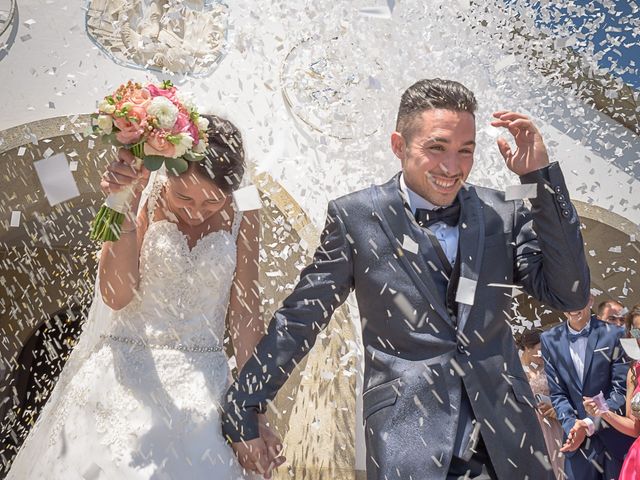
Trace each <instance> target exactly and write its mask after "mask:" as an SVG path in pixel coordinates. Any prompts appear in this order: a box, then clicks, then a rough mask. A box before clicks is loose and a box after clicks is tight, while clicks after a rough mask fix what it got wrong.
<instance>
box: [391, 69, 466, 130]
mask: <svg viewBox="0 0 640 480" xmlns="http://www.w3.org/2000/svg"><path fill="white" fill-rule="evenodd" d="M437 108H442V109H446V110H453V111H456V112H469V113H470V114H471V115H475V112H476V108H478V103H477V101H476V97H475V96H474V95H473V92H472V91H471V90H469V89H468V88H467V87H465V86H464V85H462V84H461V83H459V82H456V81H454V80H443V79H441V78H431V79H424V80H418V81H417V82H416V83H414V84H413V85H411V86H410V87H409V88H407V89H406V90H405V91H404V93H403V94H402V98H401V100H400V108H399V109H398V118H397V120H396V131H397V132H400V133H401V134H402V136H403V137H404V138H405V140H408V139H409V138H410V137H411V134H412V133H413V131H412V130H413V127H414V120H415V119H416V117H417V116H418V115H420V113H422V112H423V111H425V110H432V109H437Z"/></svg>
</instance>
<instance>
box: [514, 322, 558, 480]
mask: <svg viewBox="0 0 640 480" xmlns="http://www.w3.org/2000/svg"><path fill="white" fill-rule="evenodd" d="M518 345H519V347H520V349H521V350H522V356H521V357H520V361H521V362H522V366H523V368H524V371H525V372H526V374H527V377H528V378H529V385H531V390H532V391H533V394H534V395H535V398H536V401H537V402H538V403H537V405H536V416H537V417H538V422H539V423H540V428H541V429H542V435H543V436H544V442H545V444H546V445H547V451H548V452H549V460H550V461H551V466H552V467H553V473H555V475H556V478H558V479H563V478H565V477H564V476H563V468H562V465H563V463H564V458H563V456H562V454H561V453H560V447H561V446H562V426H561V425H560V422H558V417H557V415H556V411H555V410H554V408H553V405H552V404H551V398H550V397H549V385H548V384H547V376H546V374H545V373H544V360H543V358H542V354H541V352H540V330H526V331H525V332H524V333H523V334H522V336H521V337H520V339H519V341H518Z"/></svg>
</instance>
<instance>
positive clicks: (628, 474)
mask: <svg viewBox="0 0 640 480" xmlns="http://www.w3.org/2000/svg"><path fill="white" fill-rule="evenodd" d="M625 327H626V336H627V337H629V338H635V339H636V340H637V341H638V344H639V345H640V303H639V304H637V305H635V306H634V307H633V308H632V309H631V311H630V312H629V313H628V314H627V316H626V317H625ZM639 376H640V362H638V361H637V360H635V361H634V362H633V366H632V367H631V368H630V369H629V373H628V374H627V398H626V400H627V402H626V405H627V409H626V412H627V414H626V415H620V414H618V413H616V412H614V411H613V410H606V409H605V410H602V409H600V408H599V407H598V405H597V403H596V401H594V400H593V399H591V398H585V400H584V408H585V410H586V411H587V413H589V415H592V416H594V417H600V418H602V419H603V420H604V421H605V422H607V423H608V424H609V425H611V426H612V427H613V428H615V429H616V430H617V431H619V432H621V433H624V434H625V435H629V436H631V437H636V441H635V442H633V445H632V446H631V448H630V449H629V452H628V453H627V456H626V457H625V460H624V465H623V466H622V471H621V472H620V477H619V480H640V382H638V377H639Z"/></svg>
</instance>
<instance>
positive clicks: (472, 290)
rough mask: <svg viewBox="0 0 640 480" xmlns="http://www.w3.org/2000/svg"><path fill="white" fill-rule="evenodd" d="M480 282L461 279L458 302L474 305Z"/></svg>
mask: <svg viewBox="0 0 640 480" xmlns="http://www.w3.org/2000/svg"><path fill="white" fill-rule="evenodd" d="M477 285H478V282H477V281H476V280H471V279H470V278H465V277H460V280H459V281H458V290H457V291H456V302H458V303H464V304H465V305H473V302H474V298H475V296H476V286H477Z"/></svg>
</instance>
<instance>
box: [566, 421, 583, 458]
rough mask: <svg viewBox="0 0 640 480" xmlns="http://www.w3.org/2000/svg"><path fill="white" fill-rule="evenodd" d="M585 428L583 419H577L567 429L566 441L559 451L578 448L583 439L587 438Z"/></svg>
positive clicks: (571, 450)
mask: <svg viewBox="0 0 640 480" xmlns="http://www.w3.org/2000/svg"><path fill="white" fill-rule="evenodd" d="M587 430H588V428H587V424H586V422H585V421H584V420H580V419H577V420H576V423H574V424H573V427H572V428H571V430H569V435H568V436H567V441H566V442H565V443H564V445H563V446H562V448H561V449H560V451H561V452H562V453H566V452H575V451H576V450H577V449H578V448H580V445H582V442H584V439H585V438H587Z"/></svg>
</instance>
